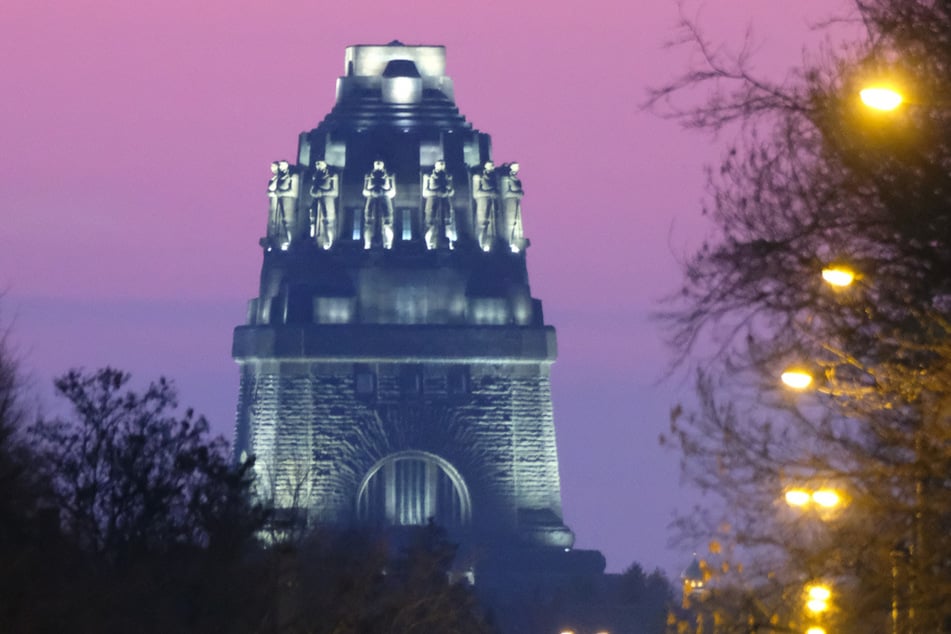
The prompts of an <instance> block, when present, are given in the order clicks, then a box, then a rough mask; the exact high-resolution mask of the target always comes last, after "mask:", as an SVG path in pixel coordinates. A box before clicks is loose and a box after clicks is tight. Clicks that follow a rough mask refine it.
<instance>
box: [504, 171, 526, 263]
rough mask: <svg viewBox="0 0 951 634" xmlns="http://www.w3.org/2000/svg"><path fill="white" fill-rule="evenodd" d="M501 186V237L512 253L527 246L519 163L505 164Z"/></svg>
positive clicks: (523, 193) (523, 191)
mask: <svg viewBox="0 0 951 634" xmlns="http://www.w3.org/2000/svg"><path fill="white" fill-rule="evenodd" d="M499 171H500V172H502V178H501V179H499V180H500V182H499V188H500V190H501V196H502V214H501V216H502V219H501V222H500V223H499V225H500V226H499V237H500V238H502V240H504V241H505V243H506V244H507V245H509V248H510V249H511V250H512V253H518V252H519V251H521V250H522V249H524V248H525V234H524V233H523V232H522V196H524V195H525V190H523V189H522V180H521V179H520V178H519V177H518V163H509V164H507V165H503V166H502V169H501V170H499Z"/></svg>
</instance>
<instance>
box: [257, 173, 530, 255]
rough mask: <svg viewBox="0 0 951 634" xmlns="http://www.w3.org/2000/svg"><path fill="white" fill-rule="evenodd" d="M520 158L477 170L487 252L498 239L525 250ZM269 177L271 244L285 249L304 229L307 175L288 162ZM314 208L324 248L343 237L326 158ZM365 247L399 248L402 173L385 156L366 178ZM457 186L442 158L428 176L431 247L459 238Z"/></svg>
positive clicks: (313, 190)
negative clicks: (397, 201) (396, 202)
mask: <svg viewBox="0 0 951 634" xmlns="http://www.w3.org/2000/svg"><path fill="white" fill-rule="evenodd" d="M518 171H519V165H518V163H509V164H506V165H503V166H501V167H499V168H496V167H495V165H494V164H493V163H492V162H491V161H486V162H485V163H484V164H483V165H482V167H481V168H478V169H477V170H476V171H475V172H474V173H473V174H472V197H473V199H474V201H475V205H474V209H475V210H474V217H473V223H472V228H473V233H474V234H475V235H474V237H475V238H476V240H477V241H478V243H479V248H481V249H482V250H483V251H490V250H492V248H493V247H494V245H495V243H496V240H497V238H498V239H501V240H502V242H504V243H505V244H506V245H507V246H508V248H509V249H511V250H512V251H519V250H521V249H522V247H523V245H524V243H525V240H524V236H523V233H522V212H521V200H522V196H524V194H525V192H524V191H523V190H522V181H521V180H520V179H519V177H518ZM271 174H272V175H271V179H270V181H268V187H267V191H268V200H269V202H270V210H269V215H268V237H267V240H268V243H269V244H270V243H272V242H273V243H276V244H278V245H279V246H280V247H281V248H282V249H287V248H288V246H289V245H290V244H291V243H292V242H294V241H295V240H297V239H299V238H300V237H301V232H299V227H300V224H301V223H300V219H299V218H298V199H299V198H300V185H301V174H299V173H297V172H296V171H295V170H293V169H292V168H291V166H290V164H289V163H288V162H287V161H275V162H274V163H271ZM309 191H310V196H311V199H312V201H313V203H312V205H311V206H310V209H309V227H310V230H309V233H310V238H311V239H313V240H315V241H316V242H317V244H318V245H320V246H321V247H323V248H324V249H329V248H330V247H332V246H333V244H334V242H335V240H336V239H337V198H338V197H339V196H340V179H339V174H337V173H336V172H335V170H334V169H333V168H332V167H330V166H329V165H328V164H327V163H326V162H325V161H317V162H316V163H315V164H314V169H313V172H312V178H311V185H310V190H309ZM363 196H364V198H365V204H364V208H363V246H364V248H365V249H370V248H371V247H373V246H375V245H377V244H382V247H383V248H384V249H391V248H392V247H393V237H394V231H393V214H394V211H393V199H394V198H395V197H396V178H395V176H394V175H393V174H392V173H391V172H389V171H388V170H387V169H386V165H385V163H384V162H383V161H374V162H373V169H372V170H370V172H368V173H367V174H366V175H365V176H364V179H363ZM454 196H455V188H454V187H453V183H452V175H451V174H450V173H449V172H447V171H446V162H445V161H443V160H438V161H436V162H435V164H434V165H433V169H432V171H431V172H429V173H428V174H424V175H423V185H422V198H423V223H424V227H425V235H424V238H425V242H426V247H427V248H428V249H437V248H450V249H451V248H452V247H453V245H454V244H455V242H456V240H457V239H458V233H457V230H456V227H457V225H456V216H455V211H454V209H453V197H454Z"/></svg>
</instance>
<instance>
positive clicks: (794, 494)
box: [786, 489, 812, 507]
mask: <svg viewBox="0 0 951 634" xmlns="http://www.w3.org/2000/svg"><path fill="white" fill-rule="evenodd" d="M810 499H812V496H811V495H810V494H809V492H808V491H805V490H803V489H790V490H788V491H786V504H788V505H789V506H797V507H798V506H805V505H807V504H809V500H810Z"/></svg>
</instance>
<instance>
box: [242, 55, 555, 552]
mask: <svg viewBox="0 0 951 634" xmlns="http://www.w3.org/2000/svg"><path fill="white" fill-rule="evenodd" d="M445 64H446V58H445V49H444V48H443V47H441V46H405V45H403V44H401V43H399V42H393V43H391V44H389V45H385V46H351V47H349V48H348V49H347V51H346V63H345V69H344V76H343V77H341V78H339V79H338V81H337V101H336V105H335V106H334V107H333V109H332V110H331V112H330V113H329V114H328V115H327V116H326V118H325V119H324V120H323V121H322V122H321V123H320V124H319V125H318V126H317V127H316V128H315V129H313V130H311V131H309V132H304V133H302V134H301V135H300V139H299V145H298V153H297V159H296V161H294V162H292V161H277V162H275V163H273V164H272V166H271V170H272V177H271V179H270V181H269V183H268V188H267V193H268V199H269V202H270V206H269V216H268V223H267V233H266V236H265V237H264V238H262V240H261V245H262V248H263V251H264V262H263V265H262V270H261V285H260V293H259V295H258V297H256V298H254V299H252V300H251V302H250V304H249V308H248V323H247V325H244V326H239V327H238V328H236V329H235V333H234V347H233V355H234V358H235V360H236V361H237V362H238V364H239V365H240V368H241V387H240V395H239V399H238V415H237V430H236V435H235V455H236V457H237V458H238V459H241V458H242V457H243V456H248V455H253V456H254V457H255V469H256V470H257V474H258V477H259V486H260V491H259V493H260V495H262V496H264V497H265V498H266V499H267V500H268V501H269V502H270V503H271V504H273V505H274V507H275V509H277V512H278V513H279V514H280V513H284V514H286V515H287V516H288V517H290V516H293V517H295V518H297V519H298V520H300V519H301V518H306V521H307V523H309V524H331V525H350V524H352V523H364V524H372V525H382V526H392V525H396V526H400V525H415V524H424V523H426V522H427V520H428V518H431V517H432V518H435V519H436V521H437V522H438V523H440V524H442V525H444V526H446V527H448V528H449V529H450V530H451V531H452V532H454V534H456V535H459V536H461V537H464V538H465V537H466V536H468V537H470V538H472V539H476V540H478V541H499V540H501V541H505V542H508V543H522V544H527V545H537V546H557V547H559V548H567V547H570V546H571V544H572V541H573V536H572V533H571V531H570V530H568V529H567V528H566V527H565V526H564V524H563V522H562V516H561V499H560V485H559V477H558V457H557V452H556V448H555V430H554V425H553V421H552V405H551V387H550V380H549V370H550V367H551V364H552V363H553V362H554V360H555V332H554V329H553V328H552V327H551V326H546V325H545V323H544V320H543V317H542V308H541V302H540V301H539V300H537V299H534V298H532V296H531V292H530V289H529V284H528V275H527V269H526V263H525V248H526V247H527V245H528V242H527V240H525V239H524V238H523V236H522V224H521V198H522V189H521V181H520V180H519V178H518V165H517V164H515V163H509V164H504V165H497V166H496V165H494V164H493V163H492V157H491V143H490V138H489V136H488V135H487V134H483V133H481V132H479V131H477V130H475V129H474V128H473V127H472V126H471V125H470V124H469V123H468V122H467V121H466V120H465V118H464V117H463V116H462V115H460V114H459V111H458V109H457V108H456V106H455V103H454V100H453V85H452V80H451V79H450V78H449V77H447V76H446V74H445Z"/></svg>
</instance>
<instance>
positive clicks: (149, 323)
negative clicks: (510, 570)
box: [0, 0, 840, 574]
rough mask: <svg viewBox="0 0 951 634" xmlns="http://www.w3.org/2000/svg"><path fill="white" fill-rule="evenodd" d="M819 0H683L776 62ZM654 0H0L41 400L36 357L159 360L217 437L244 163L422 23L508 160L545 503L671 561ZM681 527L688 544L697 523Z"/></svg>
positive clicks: (256, 191) (249, 245)
mask: <svg viewBox="0 0 951 634" xmlns="http://www.w3.org/2000/svg"><path fill="white" fill-rule="evenodd" d="M838 6H840V5H839V3H833V2H829V1H828V0H797V1H795V2H790V1H789V0H731V1H728V2H727V1H715V0H711V1H709V2H707V3H705V4H701V3H698V2H690V1H688V2H687V4H686V10H687V13H688V14H689V15H691V16H696V17H698V19H699V21H700V23H701V24H702V25H704V27H705V28H706V29H707V32H708V34H709V37H710V39H711V40H712V41H714V42H725V43H727V46H728V48H729V47H732V48H736V46H737V43H738V42H739V41H740V39H741V37H742V34H743V32H744V30H745V29H746V27H747V25H749V24H752V25H753V29H754V35H755V39H756V41H757V42H759V44H760V45H759V50H758V54H757V57H756V58H755V59H756V67H757V69H758V70H760V71H761V72H762V73H764V74H767V75H772V76H779V75H780V74H781V73H783V72H784V70H785V69H786V68H788V67H789V66H790V65H792V64H794V63H796V62H797V61H798V60H799V59H800V53H801V50H802V49H803V47H804V46H806V45H807V44H810V43H815V42H816V41H817V40H818V39H820V38H819V36H817V35H816V34H814V33H810V31H809V26H810V24H812V23H814V22H816V21H817V20H818V19H820V18H822V17H827V16H828V15H829V11H831V10H833V9H834V8H836V7H838ZM677 15H678V13H677V6H676V3H675V2H673V1H672V0H671V1H664V0H641V1H637V0H586V1H585V2H557V1H549V2H546V3H542V2H533V1H530V0H511V1H508V2H496V1H495V0H486V1H484V2H455V1H451V0H442V1H438V2H437V1H435V0H418V1H417V2H414V3H412V4H410V3H403V2H395V1H391V2H380V1H378V0H373V1H367V2H349V3H347V2H334V3H330V2H315V1H313V0H309V1H306V2H305V1H298V0H289V1H286V2H281V3H263V2H254V3H252V2H245V1H233V0H231V1H224V0H214V1H204V0H187V1H185V0H161V1H153V0H140V1H137V2H128V1H126V0H109V1H106V0H60V1H44V0H5V2H4V7H3V10H2V12H0V214H2V215H0V218H2V225H0V289H5V291H6V294H5V296H4V297H3V298H2V299H0V319H2V321H3V322H5V323H7V324H8V325H10V327H11V335H10V337H11V342H12V343H13V345H14V346H15V349H16V352H17V354H18V355H19V356H20V357H21V359H22V361H23V366H24V368H25V369H26V370H27V371H28V373H29V376H30V378H31V382H32V387H33V390H34V393H35V394H36V400H37V402H38V403H39V404H40V406H41V407H45V408H49V407H50V405H49V404H48V403H49V398H50V394H51V392H52V390H51V388H50V378H51V377H52V376H54V375H56V374H59V373H61V372H63V371H65V370H66V369H68V368H70V367H74V366H85V367H87V368H95V367H99V366H102V365H105V364H111V365H113V366H117V367H120V368H123V369H126V370H129V371H131V372H132V373H133V375H134V377H135V378H136V379H138V380H139V381H140V382H144V381H146V380H148V379H151V378H156V377H157V376H159V375H166V376H168V377H170V378H173V379H174V380H175V381H176V383H177V385H178V386H179V388H180V392H181V397H182V398H181V401H182V403H183V404H184V405H191V406H194V407H195V408H196V410H198V411H199V412H202V413H204V414H205V415H206V416H208V418H209V419H210V420H211V422H212V425H213V427H214V428H215V430H217V431H219V432H220V433H222V434H225V435H227V436H229V437H230V435H231V432H232V427H233V424H234V410H235V402H236V398H237V384H238V370H237V366H236V365H235V364H234V363H233V361H232V360H231V357H230V346H231V331H232V328H233V327H234V326H236V325H238V324H240V323H242V322H243V321H244V319H245V309H246V302H247V300H248V299H250V298H251V297H253V296H254V295H255V294H256V292H257V283H258V274H259V272H260V265H261V250H260V248H259V247H258V245H257V241H258V238H259V237H260V236H261V235H263V232H264V228H265V222H266V213H267V202H266V197H265V193H264V191H265V186H266V184H267V180H268V177H269V175H270V173H269V165H270V163H271V161H273V160H277V159H281V158H290V159H291V160H293V158H294V156H295V153H296V147H297V135H298V133H299V132H301V131H303V130H309V129H311V128H313V127H315V126H316V124H317V123H318V122H319V121H320V120H321V119H322V118H323V117H324V115H325V114H326V113H327V112H328V111H329V109H330V108H331V106H332V104H333V99H334V85H335V80H336V78H337V77H338V76H339V75H341V74H342V72H343V55H344V48H345V47H346V46H348V45H351V44H384V43H386V42H389V41H391V40H393V39H399V40H401V41H403V42H405V43H408V44H417V43H425V44H444V45H446V47H447V58H448V68H447V72H448V74H449V75H450V76H451V77H452V78H453V79H454V81H455V85H456V101H457V104H458V105H459V107H460V110H461V111H462V113H463V114H464V115H466V117H467V118H468V119H469V121H471V122H472V123H473V124H474V125H475V126H476V127H477V128H478V129H480V130H481V131H483V132H487V133H489V134H491V135H492V139H493V155H494V158H495V160H496V161H497V162H504V161H514V160H517V161H519V162H520V163H521V166H522V176H523V182H524V184H525V189H526V192H527V195H526V197H525V200H524V202H523V210H524V223H525V232H526V235H527V236H528V237H529V238H530V239H531V241H532V247H531V248H530V249H529V251H528V262H529V272H530V275H531V282H532V289H533V294H534V295H535V297H538V298H540V299H541V300H542V301H543V303H544V308H545V317H546V321H547V322H548V323H550V324H552V325H554V326H555V327H556V328H557V330H558V342H559V350H560V355H559V361H558V362H557V363H556V365H555V369H554V371H553V389H554V401H555V423H556V427H557V430H558V441H559V451H560V458H561V474H562V495H563V500H564V514H565V520H566V522H567V524H568V525H569V526H571V527H572V528H573V529H574V530H575V532H576V534H577V543H576V546H577V547H580V548H595V549H600V550H601V551H602V552H603V553H604V554H605V555H606V557H607V559H608V569H609V570H612V571H619V570H623V569H624V568H626V567H627V566H628V565H629V564H631V563H632V562H633V561H638V562H640V563H641V564H642V565H643V566H645V567H646V568H648V569H652V568H654V567H655V566H660V567H662V568H663V569H665V570H666V571H667V572H668V573H673V574H679V571H680V570H681V569H682V568H683V566H684V565H685V564H686V563H688V562H689V560H690V556H691V553H690V550H691V546H690V545H683V546H680V547H676V548H671V547H668V545H667V541H668V539H669V532H668V530H667V524H668V523H669V522H670V520H671V518H672V514H673V512H674V510H675V509H680V510H681V511H687V510H689V507H690V506H691V504H692V503H693V500H695V498H696V495H695V494H694V493H693V492H691V491H688V490H685V489H682V488H680V487H679V485H678V483H679V468H678V460H679V458H678V456H677V455H676V454H674V453H672V452H671V451H669V450H665V449H661V448H660V447H659V446H658V443H657V437H658V434H660V433H661V432H663V431H665V430H666V427H667V420H668V411H669V409H670V407H671V406H672V405H673V404H675V403H676V402H678V401H683V400H689V399H690V389H689V381H686V380H684V379H683V377H680V378H677V377H675V378H674V379H673V380H665V381H661V379H662V375H663V370H664V367H665V364H666V363H667V361H668V359H669V354H668V353H667V352H666V351H665V350H664V347H663V344H662V343H661V341H660V333H659V330H658V328H657V326H656V324H654V323H652V322H650V320H649V319H648V313H649V312H650V311H651V310H652V309H654V308H656V307H657V301H658V300H659V299H660V298H661V297H663V296H664V295H666V294H667V293H669V292H671V291H673V290H674V289H676V288H677V286H678V281H679V275H680V273H679V269H678V265H677V257H676V256H677V255H678V254H682V253H684V252H686V251H688V250H689V249H690V248H691V247H693V246H696V245H697V244H698V243H699V241H700V240H701V239H702V237H703V236H704V235H705V234H707V233H708V232H709V230H710V227H709V226H708V225H707V224H706V221H705V220H704V219H703V218H702V217H701V215H700V204H701V200H702V197H703V171H702V168H703V165H704V164H705V163H710V162H714V161H716V159H717V156H718V153H719V151H720V150H719V149H718V144H717V142H715V141H714V140H712V139H710V138H708V137H705V136H703V135H700V134H696V133H687V132H683V131H681V130H679V129H678V128H677V126H676V125H675V124H673V123H671V122H668V121H664V120H661V119H658V118H657V117H655V116H653V115H650V114H647V113H644V112H641V111H639V109H638V104H639V103H640V102H642V101H643V99H644V96H645V91H646V89H647V87H648V86H650V85H655V86H656V85H658V84H661V83H663V82H664V81H665V80H667V79H670V78H671V77H672V76H674V75H675V74H677V73H678V72H679V71H681V70H683V69H684V68H685V67H686V65H687V64H688V61H689V59H690V57H691V56H690V54H689V53H688V51H687V50H680V49H674V50H670V49H665V48H664V47H663V45H664V43H665V42H666V41H667V40H669V39H671V38H672V37H673V36H674V35H675V31H674V27H675V24H676V21H677ZM696 546H697V547H700V546H702V545H696Z"/></svg>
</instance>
